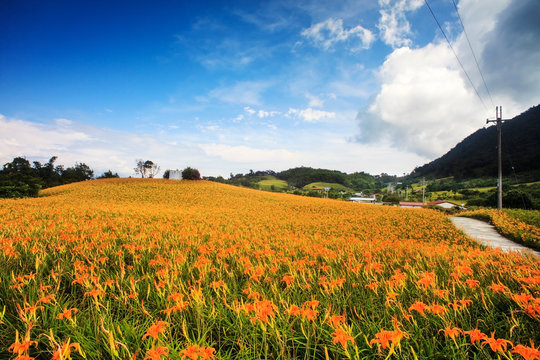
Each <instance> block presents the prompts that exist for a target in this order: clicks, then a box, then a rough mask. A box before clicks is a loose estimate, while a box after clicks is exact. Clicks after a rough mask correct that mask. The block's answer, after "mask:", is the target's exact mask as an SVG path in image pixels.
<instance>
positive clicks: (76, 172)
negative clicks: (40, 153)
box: [0, 156, 118, 198]
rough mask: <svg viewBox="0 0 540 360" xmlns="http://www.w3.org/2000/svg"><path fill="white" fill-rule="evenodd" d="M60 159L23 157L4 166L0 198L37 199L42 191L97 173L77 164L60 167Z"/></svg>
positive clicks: (104, 174) (91, 176) (112, 174)
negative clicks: (41, 160) (34, 197)
mask: <svg viewBox="0 0 540 360" xmlns="http://www.w3.org/2000/svg"><path fill="white" fill-rule="evenodd" d="M57 159H58V157H57V156H53V157H51V158H50V159H49V161H48V162H46V163H44V164H42V163H41V162H39V161H34V162H33V163H32V164H30V161H28V160H27V159H25V158H23V157H16V158H14V159H13V161H11V162H8V163H6V164H4V165H3V167H2V170H0V198H19V197H27V196H37V195H38V192H39V190H40V189H46V188H50V187H53V186H58V185H64V184H69V183H73V182H77V181H84V180H90V179H92V178H93V177H94V171H93V170H92V169H91V168H90V167H89V166H88V165H86V164H85V163H76V164H75V165H74V166H72V167H64V165H57V164H56V160H57ZM107 177H118V174H117V173H113V172H112V171H110V170H109V171H107V172H105V173H103V174H102V175H101V176H99V178H107Z"/></svg>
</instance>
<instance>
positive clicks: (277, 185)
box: [257, 176, 289, 191]
mask: <svg viewBox="0 0 540 360" xmlns="http://www.w3.org/2000/svg"><path fill="white" fill-rule="evenodd" d="M257 185H258V186H259V188H261V189H262V190H266V191H283V190H286V189H287V188H288V187H289V184H287V182H286V181H284V180H279V179H276V178H275V177H273V176H265V179H264V180H261V181H259V182H258V183H257ZM272 186H273V188H272Z"/></svg>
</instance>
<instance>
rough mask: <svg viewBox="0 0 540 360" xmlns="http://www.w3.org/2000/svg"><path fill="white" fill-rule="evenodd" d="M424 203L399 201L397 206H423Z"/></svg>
mask: <svg viewBox="0 0 540 360" xmlns="http://www.w3.org/2000/svg"><path fill="white" fill-rule="evenodd" d="M424 205H425V204H424V203H421V202H411V201H400V202H399V206H424Z"/></svg>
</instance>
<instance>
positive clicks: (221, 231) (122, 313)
mask: <svg viewBox="0 0 540 360" xmlns="http://www.w3.org/2000/svg"><path fill="white" fill-rule="evenodd" d="M41 194H42V196H41V197H40V198H33V199H20V200H0V270H1V272H0V358H1V359H19V360H22V359H33V358H35V359H80V358H86V359H118V358H119V359H166V358H169V359H342V358H344V359H347V358H352V359H386V358H396V359H442V358H447V359H491V358H500V359H539V358H540V353H539V351H538V348H537V346H538V345H540V260H539V259H538V258H534V257H533V256H522V255H520V254H516V253H510V254H506V253H502V252H500V251H498V250H491V249H485V248H483V247H482V246H480V245H478V244H477V243H475V242H474V241H473V240H471V239H469V238H468V237H467V236H465V235H464V234H463V233H461V232H459V231H458V230H456V228H455V227H454V226H453V225H452V224H451V222H450V221H449V220H448V219H447V218H446V217H445V216H444V215H443V214H441V213H439V212H436V211H434V210H427V209H426V210H424V209H421V210H419V209H399V208H394V207H387V206H375V205H361V204H355V203H348V202H342V201H336V200H326V199H317V198H308V197H300V196H294V195H287V194H278V193H269V192H262V191H257V190H250V189H242V188H237V187H232V186H228V185H222V184H218V183H211V182H207V181H193V182H190V181H167V180H149V179H115V180H94V181H89V182H84V183H77V184H71V185H66V186H62V187H57V188H51V189H47V190H45V191H43V192H42V193H41Z"/></svg>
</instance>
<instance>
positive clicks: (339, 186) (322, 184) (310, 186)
mask: <svg viewBox="0 0 540 360" xmlns="http://www.w3.org/2000/svg"><path fill="white" fill-rule="evenodd" d="M325 187H329V188H332V189H333V190H337V191H340V190H343V191H349V192H352V191H353V190H352V189H349V188H348V187H346V186H345V185H342V184H337V183H327V182H313V183H310V184H307V185H306V186H304V190H311V189H313V188H320V189H324V188H325Z"/></svg>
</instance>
